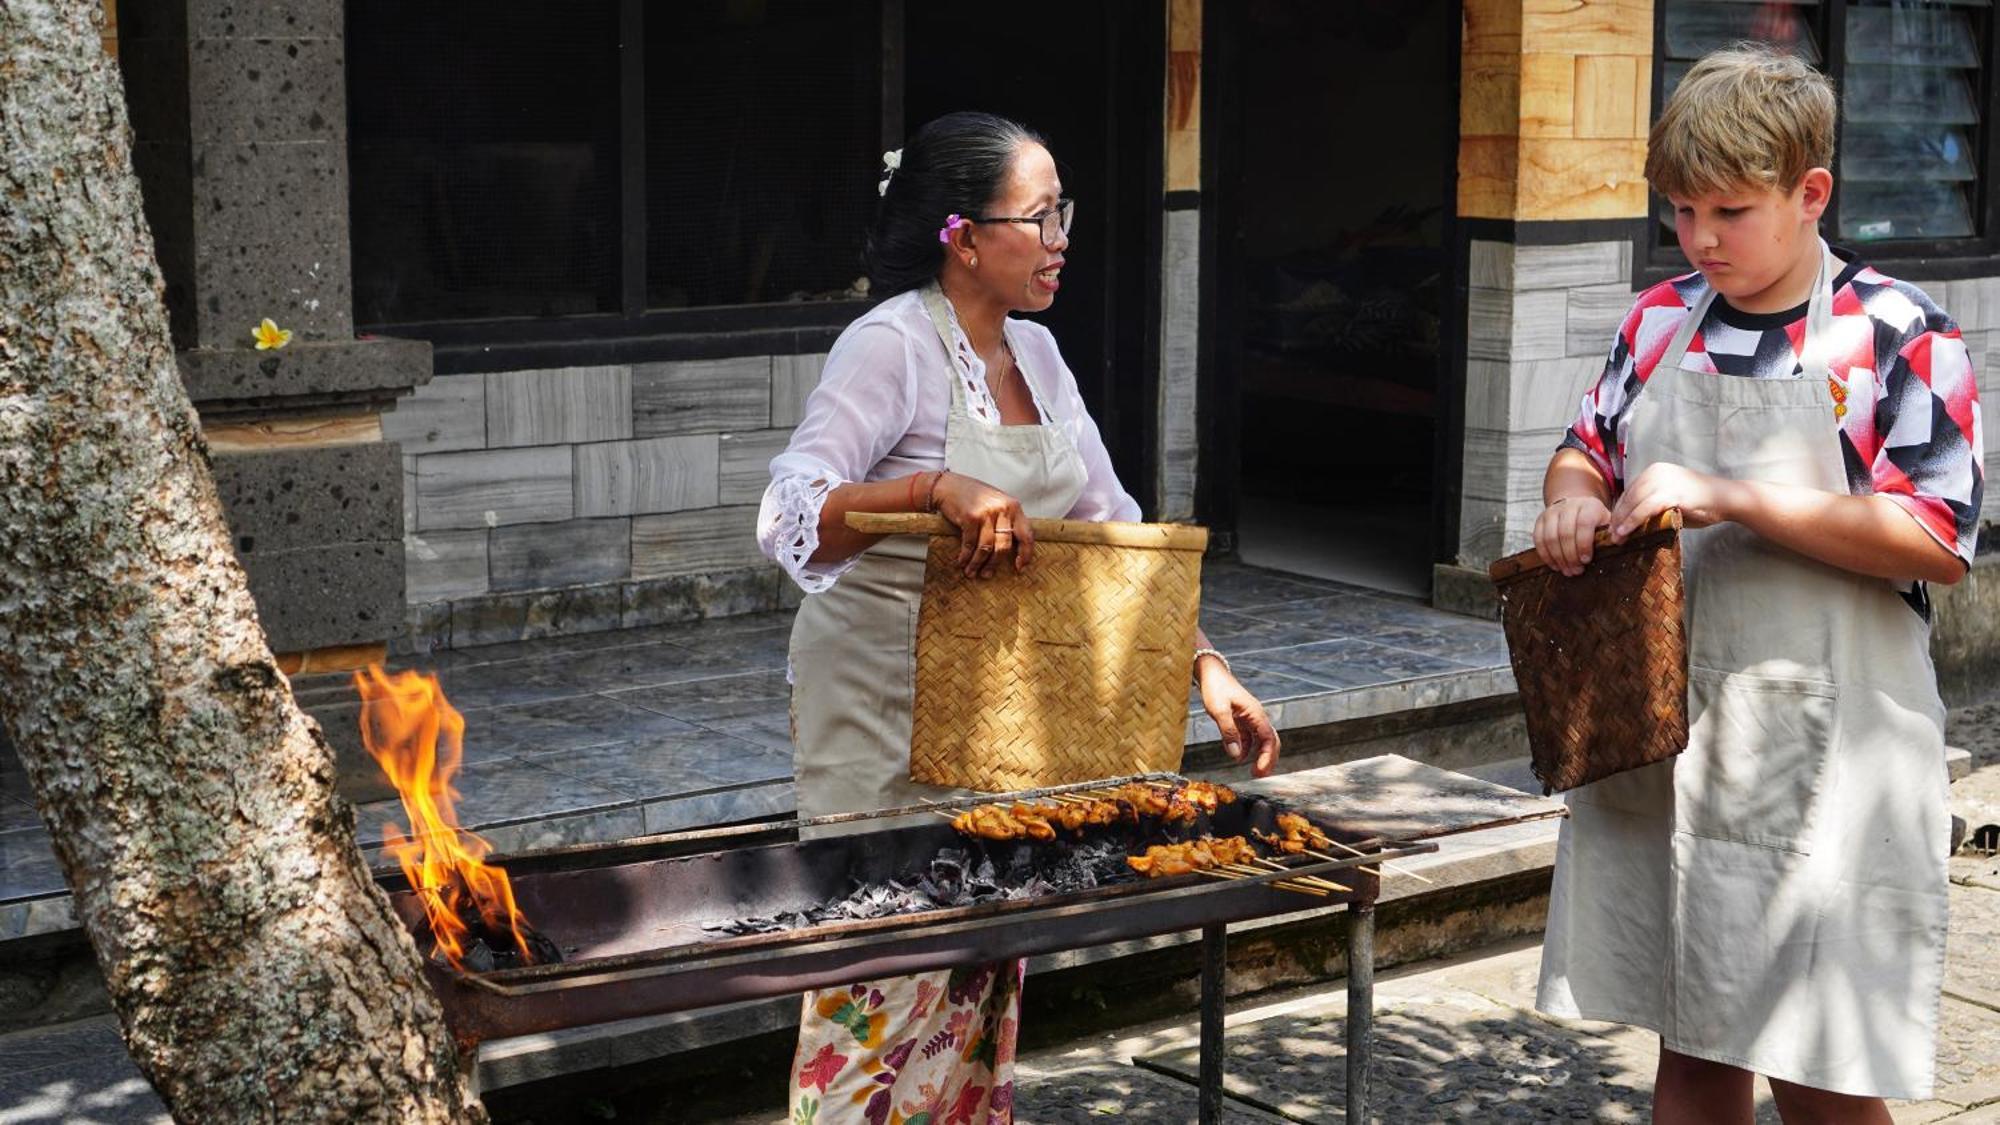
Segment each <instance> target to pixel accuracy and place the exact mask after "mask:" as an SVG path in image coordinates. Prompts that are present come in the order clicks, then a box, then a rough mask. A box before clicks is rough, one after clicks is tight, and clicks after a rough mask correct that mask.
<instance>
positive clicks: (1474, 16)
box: [1459, 0, 1522, 55]
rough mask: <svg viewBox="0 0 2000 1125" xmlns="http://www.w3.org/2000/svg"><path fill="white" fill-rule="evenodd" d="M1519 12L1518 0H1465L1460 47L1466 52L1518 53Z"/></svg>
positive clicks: (1519, 50)
mask: <svg viewBox="0 0 2000 1125" xmlns="http://www.w3.org/2000/svg"><path fill="white" fill-rule="evenodd" d="M1521 16H1522V12H1521V0H1465V8H1464V14H1463V20H1464V27H1463V29H1462V30H1461V32H1460V33H1459V39H1460V42H1459V50H1460V51H1461V52H1462V53H1464V54H1466V55H1484V54H1497V55H1519V54H1520V53H1521Z"/></svg>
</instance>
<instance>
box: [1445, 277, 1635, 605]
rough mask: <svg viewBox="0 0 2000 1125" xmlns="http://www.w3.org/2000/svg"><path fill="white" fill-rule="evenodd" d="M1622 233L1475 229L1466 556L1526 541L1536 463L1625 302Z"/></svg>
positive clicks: (1628, 286)
mask: <svg viewBox="0 0 2000 1125" xmlns="http://www.w3.org/2000/svg"><path fill="white" fill-rule="evenodd" d="M1631 278H1632V244H1631V243H1630V242H1629V241H1623V240H1619V241H1608V242H1578V243H1570V244H1566V245H1553V246H1532V245H1530V246H1523V245H1515V244H1512V243H1507V242H1491V241H1484V240H1479V239H1475V240H1473V242H1472V245H1471V248H1470V267H1469V275H1468V279H1467V280H1468V281H1469V282H1470V288H1469V291H1468V298H1467V314H1466V359H1465V383H1466V398H1465V470H1464V476H1463V487H1464V491H1463V498H1462V500H1461V502H1460V505H1459V532H1458V553H1459V562H1460V564H1461V565H1462V566H1467V567H1477V568H1479V569H1484V568H1485V566H1486V564H1487V563H1490V562H1492V561H1493V560H1494V559H1497V558H1500V557H1501V556H1503V555H1507V554H1511V553H1512V552H1514V551H1519V550H1522V549H1524V548H1526V547H1529V546H1531V545H1532V535H1533V530H1534V522H1535V516H1536V515H1537V514H1538V513H1539V512H1540V511H1541V506H1542V505H1541V497H1542V472H1543V470H1544V469H1546V468H1547V467H1548V463H1549V458H1550V456H1552V455H1553V454H1554V453H1555V450H1556V446H1557V445H1558V444H1560V443H1561V441H1562V436H1563V430H1564V429H1565V428H1566V427H1567V426H1568V425H1569V423H1570V420H1571V419H1573V418H1574V417H1575V416H1576V410H1577V405H1578V403H1579V402H1581V401H1582V398H1583V393H1584V391H1585V390H1586V389H1588V388H1589V387H1590V385H1591V384H1592V383H1593V382H1594V381H1595V380H1596V379H1597V376H1598V375H1599V373H1601V372H1602V371H1603V369H1604V359H1605V356H1606V354H1607V353H1608V352H1609V351H1610V348H1611V339H1612V336H1613V334H1614V333H1616V332H1617V330H1618V324H1619V322H1620V320H1622V319H1623V317H1624V315H1625V310H1626V309H1628V308H1630V307H1631V304H1632V298H1633V290H1632V281H1631Z"/></svg>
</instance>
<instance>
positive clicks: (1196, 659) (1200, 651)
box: [1194, 648, 1236, 676]
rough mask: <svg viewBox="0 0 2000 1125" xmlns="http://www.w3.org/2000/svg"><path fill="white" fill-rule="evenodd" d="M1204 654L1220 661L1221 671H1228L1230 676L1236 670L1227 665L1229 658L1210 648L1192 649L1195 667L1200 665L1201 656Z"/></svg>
mask: <svg viewBox="0 0 2000 1125" xmlns="http://www.w3.org/2000/svg"><path fill="white" fill-rule="evenodd" d="M1204 656H1213V657H1215V658H1216V659H1217V660H1220V661H1222V670H1223V671H1225V672H1228V673H1229V674H1230V675H1232V676H1233V675H1235V674H1236V670H1235V669H1233V668H1231V667H1230V666H1229V658H1228V657H1226V656H1224V655H1222V653H1220V652H1218V651H1216V650H1215V649H1212V648H1198V649H1195V650H1194V662H1195V666H1196V667H1199V666H1200V665H1201V658H1202V657H1204Z"/></svg>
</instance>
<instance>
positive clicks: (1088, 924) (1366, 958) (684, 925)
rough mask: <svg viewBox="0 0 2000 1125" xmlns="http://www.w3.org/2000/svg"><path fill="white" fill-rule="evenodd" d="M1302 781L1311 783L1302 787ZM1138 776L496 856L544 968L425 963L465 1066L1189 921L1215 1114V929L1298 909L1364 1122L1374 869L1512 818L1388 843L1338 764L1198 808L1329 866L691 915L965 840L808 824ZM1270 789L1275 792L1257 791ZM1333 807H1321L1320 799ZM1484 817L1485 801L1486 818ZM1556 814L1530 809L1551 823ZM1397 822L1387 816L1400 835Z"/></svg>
mask: <svg viewBox="0 0 2000 1125" xmlns="http://www.w3.org/2000/svg"><path fill="white" fill-rule="evenodd" d="M1313 775H1326V776H1324V777H1321V778H1315V777H1314V776H1313ZM1182 780H1183V779H1182V778H1180V777H1179V776H1178V775H1175V774H1145V775H1139V776H1136V777H1131V778H1112V779H1106V780H1103V781H1097V782H1089V783H1082V784H1077V785H1066V786H1055V787H1051V788H1047V789H1036V790H1028V791H1024V792H1020V793H1012V794H994V795H985V796H980V797H977V798H968V799H964V800H959V801H951V802H940V803H938V804H936V805H931V806H924V807H919V808H915V809H910V808H904V809H891V810H883V811H881V812H877V813H859V814H847V815H843V816H834V817H821V818H818V819H817V820H813V821H805V822H789V823H785V824H779V825H775V826H772V825H752V826H742V827H735V828H723V829H714V830H708V831H700V832H688V833H679V834H675V835H670V836H657V837H649V838H644V839H639V840H633V841H627V842H622V843H616V844H606V845H584V846H578V847H568V848H557V849H550V850H546V851H540V852H534V853H525V854H522V855H517V856H512V857H508V858H506V859H505V860H504V866H505V867H506V869H507V871H508V874H509V875H510V877H511V878H512V880H513V885H514V893H515V895H516V898H517V901H518V902H519V903H520V905H521V908H522V910H523V912H524V914H525V915H526V917H527V918H528V919H529V920H530V921H531V922H532V923H533V924H534V925H535V927H536V928H537V929H538V930H540V931H541V932H542V934H544V935H545V936H546V937H548V938H550V939H551V940H553V941H554V942H555V943H556V944H557V945H558V946H560V947H561V948H562V949H563V951H564V955H565V957H566V958H567V959H566V960H565V961H564V962H562V963H560V964H551V965H536V966H528V967H523V968H514V969H505V970H499V971H494V972H487V973H467V972H459V971H456V970H453V969H450V968H448V967H446V966H444V965H442V964H440V963H437V962H435V961H431V962H428V963H427V965H426V973H427V975H428V977H429V980H430V983H431V985H432V987H433V988H434V989H435V990H436V991H437V994H438V996H439V998H440V1000H441V1001H442V1003H443V1007H444V1011H445V1018H446V1022H447V1023H448V1024H449V1025H450V1028H451V1030H452V1033H453V1035H454V1036H455V1038H456V1039H457V1041H458V1043H459V1045H460V1048H461V1050H462V1051H465V1052H466V1053H467V1055H468V1057H469V1055H470V1052H471V1051H473V1050H474V1049H475V1048H476V1046H477V1045H478V1043H479V1042H481V1041H483V1040H486V1039H493V1038H501V1037H506V1036H513V1035H524V1034H531V1033H536V1032H546V1031H553V1030H557V1029H562V1028H570V1027H580V1026H587V1025H592V1024H598V1023H605V1022H610V1021H614V1020H622V1019H631V1018H635V1017H641V1016H648V1015H657V1014H661V1013H666V1012H673V1011H680V1010H685V1009H690V1008H701V1007H708V1006H712V1005H718V1004H726V1003H731V1002H734V1001H742V1000H755V999H762V998H768V997H773V996H783V995H788V994H795V993H799V992H803V991H806V990H808V989H814V988H822V987H829V986H837V985H847V984H851V983H853V982H855V981H858V980H868V979H873V978H876V977H884V976H893V975H898V974H904V973H911V972H917V971H922V970H930V969H939V968H945V967H949V966H953V965H961V964H967V963H975V962H980V961H993V960H1000V959H1003V958H1011V957H1026V956H1031V955H1034V954H1040V953H1048V952H1054V951H1057V950H1065V949H1077V948H1082V947H1086V946H1093V945H1102V944H1107V943H1111V942H1117V941H1124V940H1128V939H1133V938H1141V937H1149V936H1153V935H1157V934H1165V933H1174V932H1179V931H1184V930H1194V929H1199V930H1201V931H1202V939H1203V951H1202V961H1203V965H1202V1009H1201V1010H1202V1064H1201V1084H1200V1091H1199V1096H1200V1107H1201V1109H1200V1113H1201V1120H1202V1121H1203V1122H1204V1123H1207V1122H1213V1121H1217V1120H1219V1119H1220V1111H1221V1098H1222V1034H1221V1032H1222V1014H1223V995H1224V991H1223V960H1224V953H1225V928H1226V926H1227V924H1228V923H1230V922H1237V921H1243V920H1246V919H1251V918H1260V917H1266V916H1271V915H1276V914H1284V913H1292V912H1296V911H1300V910H1304V909H1312V908H1314V907H1324V906H1336V905H1345V906H1346V908H1347V909H1348V910H1349V911H1350V912H1351V915H1352V919H1351V923H1352V924H1351V927H1350V955H1349V974H1348V993H1349V1008H1348V1042H1349V1044H1351V1045H1352V1046H1351V1047H1350V1050H1349V1053H1348V1061H1347V1070H1348V1091H1349V1098H1348V1103H1349V1104H1348V1118H1349V1120H1350V1121H1361V1120H1365V1117H1364V1116H1363V1114H1364V1113H1365V1105H1366V1091H1367V1070H1368V1046H1367V1045H1368V1040H1369V1029H1370V1026H1371V1023H1372V984H1373V919H1374V906H1375V900H1376V896H1377V894H1378V893H1379V889H1380V879H1379V870H1380V869H1379V866H1378V865H1379V863H1380V862H1382V861H1393V860H1395V859H1398V858H1402V857H1407V856H1413V855H1418V854H1421V853H1424V852H1430V851H1435V850H1436V849H1437V845H1436V844H1435V843H1432V842H1429V841H1427V840H1423V839H1418V838H1415V837H1416V836H1417V835H1420V834H1422V831H1428V832H1429V833H1430V834H1432V835H1435V834H1441V833H1443V832H1454V831H1465V830H1468V829H1470V828H1477V827H1485V826H1488V825H1489V824H1499V823H1506V822H1510V821H1513V820H1518V819H1522V818H1520V817H1506V816H1502V817H1495V816H1490V815H1489V816H1487V817H1486V819H1485V820H1484V821H1479V822H1473V821H1477V818H1478V816H1479V815H1480V814H1479V813H1477V812H1472V813H1471V814H1470V815H1471V816H1472V817H1473V821H1468V819H1467V817H1468V810H1467V809H1466V808H1465V807H1463V806H1460V807H1459V811H1458V813H1457V815H1456V816H1454V815H1453V814H1451V813H1449V812H1442V811H1441V813H1440V816H1439V819H1438V821H1437V822H1436V823H1431V824H1428V825H1425V826H1420V827H1421V829H1422V831H1420V832H1418V833H1408V834H1404V835H1402V836H1401V837H1400V838H1398V837H1390V836H1388V835H1386V834H1385V833H1383V832H1381V831H1377V830H1374V829H1371V828H1370V826H1369V825H1368V824H1366V823H1357V822H1354V821H1352V820H1351V819H1344V818H1343V817H1342V816H1340V815H1338V814H1337V813H1336V814H1335V815H1328V814H1327V811H1326V806H1324V805H1322V804H1321V803H1319V802H1316V801H1315V800H1314V799H1313V798H1314V796H1315V795H1316V794H1317V795H1319V796H1321V797H1325V798H1329V799H1331V798H1335V797H1337V796H1338V795H1339V792H1340V788H1341V787H1343V786H1345V785H1348V784H1351V783H1352V781H1353V780H1354V779H1353V778H1351V777H1349V776H1347V774H1346V773H1345V772H1344V768H1343V767H1329V768H1327V769H1324V770H1314V771H1308V772H1306V773H1300V774H1292V775H1288V776H1286V777H1284V778H1280V779H1273V783H1265V784H1266V785H1268V786H1270V788H1271V790H1272V792H1270V793H1262V792H1259V791H1258V789H1259V786H1257V785H1243V786H1237V787H1235V788H1236V789H1237V792H1238V794H1239V800H1238V801H1236V802H1234V803H1232V804H1228V805H1224V806H1222V807H1220V808H1218V809H1217V810H1216V812H1215V813H1214V815H1213V816H1212V817H1207V816H1205V817H1204V818H1203V819H1204V822H1203V823H1198V824H1197V825H1196V826H1195V828H1194V831H1195V832H1196V834H1200V833H1203V832H1206V833H1209V834H1213V835H1217V836H1222V835H1237V834H1242V833H1243V832H1244V831H1245V830H1246V829H1248V828H1251V827H1264V828H1267V829H1268V828H1269V826H1270V825H1271V823H1272V821H1273V820H1274V819H1275V814H1276V812H1278V811H1280V809H1281V808H1288V809H1291V810H1293V811H1298V812H1301V813H1304V814H1305V815H1306V816H1307V817H1308V818H1309V819H1310V820H1312V821H1313V822H1314V823H1315V825H1317V826H1318V827H1319V828H1320V829H1321V830H1322V831H1324V832H1325V833H1326V834H1327V835H1328V836H1329V837H1331V838H1332V839H1333V840H1335V841H1337V842H1338V844H1339V845H1343V846H1344V847H1343V851H1344V850H1345V848H1352V849H1354V850H1355V851H1358V852H1360V853H1362V854H1360V855H1354V856H1348V855H1343V856H1341V857H1336V858H1334V859H1332V860H1312V859H1302V857H1295V858H1293V859H1292V860H1291V862H1290V863H1289V865H1288V867H1287V869H1286V870H1284V871H1272V872H1269V873H1268V874H1261V875H1256V876H1245V877H1243V878H1241V879H1240V880H1211V879H1208V878H1203V877H1201V876H1199V875H1187V876H1181V877H1177V878H1168V879H1158V880H1137V881H1130V882H1120V883H1115V884H1110V885H1103V886H1097V887H1094V888H1091V889H1086V890H1081V891H1073V892H1064V893H1054V894H1045V895H1040V896H1037V897H1028V898H1022V899H1017V900H1011V901H999V902H986V903H981V904H979V905H974V906H967V907H953V908H945V909H934V910H925V911H922V912H919V913H912V914H900V915H892V916H889V917H882V918H870V919H864V920H847V921H838V922H828V923H823V924H817V925H806V926H803V927H800V928H796V929H790V930H785V931H782V932H776V933H757V934H748V935H744V936H730V937H719V938H718V937H717V936H716V934H715V933H714V932H712V931H711V930H708V929H704V926H707V925H710V924H714V923H720V922H723V921H727V920H730V919H741V918H750V917H760V916H769V915H774V914H784V913H790V912H797V911H803V910H806V909H808V908H810V907H813V906H817V905H820V904H823V903H826V902H829V901H833V900H838V899H841V898H844V897H846V896H847V895H848V894H849V892H850V891H851V890H853V889H854V887H855V885H856V884H857V883H859V884H863V885H868V884H881V883H885V882H886V881H888V880H890V879H892V878H899V877H903V876H906V875H907V874H908V873H910V872H912V871H916V870H921V869H922V868H923V866H924V865H925V864H926V863H928V862H929V861H930V860H931V858H932V857H934V856H936V855H937V854H938V852H939V851H940V849H942V848H950V847H964V846H966V842H965V841H964V840H963V838H961V837H960V836H959V835H958V833H957V832H956V831H955V830H954V829H953V828H952V826H951V825H950V824H949V823H948V822H947V821H946V820H945V819H944V818H942V817H939V818H936V821H935V823H934V824H918V825H916V826H914V827H898V828H885V829H882V830H877V831H861V832H857V833H853V834H849V835H842V836H834V837H825V838H815V839H810V840H805V841H801V840H799V839H798V835H797V829H798V827H799V826H800V825H801V824H802V823H803V824H807V825H816V824H827V823H849V824H853V823H854V822H859V821H869V820H876V819H887V818H891V817H898V816H908V815H909V814H911V813H913V812H914V813H924V812H928V811H941V810H953V809H961V808H969V807H972V806H974V805H979V804H989V803H993V802H996V801H1011V800H1024V801H1025V800H1034V799H1038V798H1044V797H1052V796H1054V795H1056V794H1062V793H1073V792H1080V791H1085V790H1091V789H1101V788H1105V787H1108V786H1112V785H1118V784H1121V783H1125V782H1131V781H1141V782H1155V781H1164V782H1170V783H1180V782H1181V781H1182ZM1274 798H1275V800H1274ZM1336 803H1337V802H1336ZM1491 811H1492V810H1491V809H1486V810H1485V812H1487V813H1489V814H1490V813H1491ZM1559 813H1560V809H1559V808H1556V809H1555V810H1554V812H1553V813H1547V812H1545V813H1542V814H1541V815H1556V814H1559ZM1407 826H1408V825H1407V823H1406V822H1405V823H1403V824H1399V825H1398V827H1407ZM1063 847H1065V844H1064V843H1063V842H1062V841H1060V840H1058V841H1054V842H1044V843H1033V844H1031V843H1027V842H1007V843H1002V844H998V845H992V846H990V847H989V851H988V854H989V856H990V857H991V858H993V859H995V861H996V863H1006V862H1008V861H1010V860H1014V859H1017V858H1019V857H1018V856H1017V855H1016V854H1015V853H1014V851H1013V850H1014V849H1033V848H1041V849H1060V848H1063ZM1302 876H1319V877H1322V878H1325V879H1328V880H1331V881H1332V882H1334V883H1337V884H1339V885H1340V886H1342V887H1344V888H1345V889H1344V890H1340V891H1335V892H1330V893H1328V894H1327V895H1326V897H1323V898H1308V897H1304V896H1302V895H1301V894H1299V893H1297V892H1295V891H1291V890H1286V889H1282V888H1280V887H1277V886H1274V885H1273V884H1275V883H1278V882H1281V881H1292V880H1296V879H1297V878H1299V877H1302ZM391 900H392V903H393V904H394V905H395V907H396V909H397V911H398V913H399V914H400V915H401V916H402V917H403V918H404V920H405V922H406V923H408V924H410V925H411V927H412V929H413V930H416V931H419V932H421V927H422V924H423V923H422V911H421V908H420V907H419V906H418V904H417V903H416V901H415V899H414V898H413V896H411V895H410V894H409V893H408V892H407V891H406V890H405V891H402V892H399V893H394V894H392V895H391Z"/></svg>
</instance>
